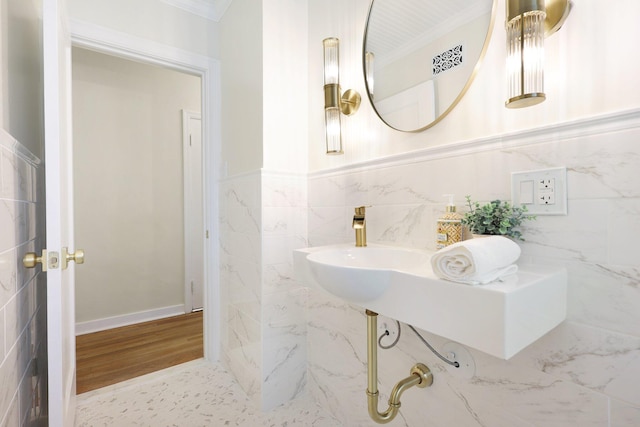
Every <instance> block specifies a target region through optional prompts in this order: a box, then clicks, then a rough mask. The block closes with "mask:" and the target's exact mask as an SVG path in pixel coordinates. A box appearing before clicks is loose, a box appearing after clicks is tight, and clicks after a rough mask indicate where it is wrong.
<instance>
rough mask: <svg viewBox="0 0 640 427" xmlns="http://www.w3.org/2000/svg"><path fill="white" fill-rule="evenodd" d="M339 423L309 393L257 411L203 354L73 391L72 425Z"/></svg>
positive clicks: (159, 426) (316, 426) (328, 426)
mask: <svg viewBox="0 0 640 427" xmlns="http://www.w3.org/2000/svg"><path fill="white" fill-rule="evenodd" d="M339 425H340V423H339V422H338V421H336V420H335V419H334V418H333V417H332V416H331V415H330V414H329V413H328V412H326V411H325V410H324V409H322V408H320V407H319V406H318V405H317V404H316V403H315V402H314V401H313V400H312V398H311V397H302V398H299V399H296V400H294V401H291V402H289V403H287V404H285V405H283V406H280V407H278V408H275V409H273V410H271V411H269V412H261V411H260V410H259V409H258V408H255V407H254V406H253V405H252V403H251V402H250V401H249V399H248V397H247V396H246V394H245V393H244V392H243V391H242V389H241V388H240V386H239V385H238V383H237V382H236V381H235V380H234V379H233V377H232V375H231V374H230V373H229V372H227V371H226V370H225V369H224V368H223V367H221V366H220V365H218V364H211V363H209V362H207V361H205V360H204V359H199V360H195V361H193V362H188V363H185V364H182V365H178V366H174V367H171V368H168V369H164V370H162V371H159V372H155V373H152V374H149V375H145V376H142V377H138V378H134V379H132V380H128V381H124V382H122V383H118V384H114V385H112V386H108V387H104V388H101V389H98V390H94V391H90V392H88V393H83V394H80V395H78V396H77V409H76V427H98V426H117V427H130V426H148V427H152V426H153V427H162V426H177V427H183V426H184V427H187V426H188V427H196V426H252V427H253V426H313V427H334V426H339Z"/></svg>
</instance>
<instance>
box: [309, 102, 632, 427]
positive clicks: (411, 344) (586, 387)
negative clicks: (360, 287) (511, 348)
mask: <svg viewBox="0 0 640 427" xmlns="http://www.w3.org/2000/svg"><path fill="white" fill-rule="evenodd" d="M639 138H640V112H638V111H634V112H630V113H621V114H620V115H617V116H616V115H614V116H611V117H607V118H603V119H594V120H593V121H586V122H580V123H568V124H566V125H561V126H559V127H558V126H555V127H554V128H553V129H552V128H549V129H537V130H535V132H533V131H531V132H526V131H523V132H521V133H519V134H516V135H508V136H501V137H496V138H495V139H494V140H493V141H491V140H484V141H479V142H478V145H477V146H476V147H475V149H474V150H471V151H469V150H468V146H467V147H466V148H465V150H459V151H456V150H455V147H454V148H452V150H451V152H450V153H447V154H446V155H443V154H442V153H443V152H442V151H441V150H440V151H438V155H432V154H430V152H429V151H428V150H426V151H424V152H423V153H422V155H421V154H420V153H412V155H411V156H405V157H403V158H399V159H390V160H389V162H388V163H385V162H377V164H376V166H375V167H366V166H362V165H360V166H359V167H358V168H356V167H354V168H352V169H344V170H340V171H334V172H319V173H316V174H312V176H311V177H310V179H309V187H308V198H309V217H308V240H309V245H310V246H317V245H322V244H328V243H337V242H350V241H352V240H353V239H354V236H353V230H352V229H351V218H352V215H353V207H355V206H358V205H371V208H369V209H368V210H367V229H368V240H369V241H370V242H377V243H386V244H392V245H403V246H409V247H415V248H427V249H435V243H434V242H435V222H436V218H437V217H438V216H439V215H440V214H441V212H442V211H443V207H444V203H445V199H444V198H443V197H442V194H446V193H454V194H456V195H457V196H458V197H457V199H458V209H459V210H462V211H464V206H463V200H464V196H465V195H467V194H470V195H472V196H473V198H474V199H476V200H479V201H489V200H492V199H495V198H502V199H510V173H511V172H514V171H526V170H535V169H544V168H550V167H559V166H566V167H567V170H568V197H569V201H568V208H569V214H568V215H567V216H539V217H538V219H537V220H536V221H534V222H532V223H530V224H529V225H528V226H527V227H526V228H525V229H524V236H525V238H526V239H527V240H526V242H523V243H522V245H521V246H522V250H523V255H522V256H523V258H525V259H527V260H530V261H533V262H536V263H557V264H562V265H564V266H566V268H567V270H568V272H569V291H568V293H569V295H568V316H567V319H566V321H565V322H563V323H562V324H561V325H560V326H558V327H557V328H556V329H554V330H553V331H551V332H550V333H548V334H547V335H545V336H544V337H542V338H541V339H540V340H538V341H537V342H535V343H534V344H532V345H530V346H529V347H527V348H526V349H524V350H523V351H522V352H520V353H518V354H517V355H516V356H514V357H513V358H511V359H510V360H508V361H504V360H500V359H497V358H495V357H492V356H489V355H487V354H484V353H482V352H479V351H476V350H474V349H469V351H470V352H471V354H472V356H473V359H474V361H475V365H476V369H475V376H473V377H472V378H465V377H462V376H461V374H460V372H459V371H458V372H457V371H455V370H453V371H451V370H450V369H448V367H447V365H445V364H444V363H443V362H441V361H439V360H438V359H437V358H436V357H435V356H434V355H433V354H432V353H431V352H430V351H429V350H428V349H427V348H426V347H425V346H424V345H423V344H422V343H421V342H420V341H419V339H418V338H417V337H416V336H415V335H414V334H413V333H412V332H411V331H410V330H409V329H408V328H406V327H405V328H403V329H402V335H401V339H400V342H399V344H398V345H397V346H396V347H394V348H392V349H389V350H380V352H379V370H380V391H381V393H382V394H383V396H381V398H380V409H381V410H384V409H386V401H387V400H386V399H387V398H388V393H389V392H390V391H391V389H392V387H393V385H394V384H395V382H396V381H398V380H399V379H401V378H404V377H405V376H407V375H408V372H409V369H410V367H411V366H413V364H415V363H416V362H419V361H420V362H423V363H426V364H427V365H428V366H429V367H430V368H431V369H432V371H433V372H434V375H435V379H434V385H433V386H432V387H430V388H426V389H413V390H409V391H408V392H407V393H406V394H404V395H403V398H402V409H401V414H400V416H399V417H398V419H397V420H395V421H394V422H393V423H392V425H406V426H420V425H424V423H425V421H424V420H427V419H428V420H429V423H430V424H432V425H461V426H476V425H477V426H486V425H490V426H494V427H495V426H497V427H499V426H505V427H506V426H509V427H513V426H533V425H545V426H568V425H580V426H612V427H613V426H615V427H621V426H636V425H639V424H640V394H639V393H638V392H637V391H638V389H637V384H638V383H639V382H640V257H638V256H637V253H638V249H637V247H636V245H637V242H638V241H640V220H639V219H640V151H639V150H638V148H637V141H638V139H639ZM308 307H309V313H308V319H309V320H308V325H307V336H308V348H307V354H308V364H309V372H308V375H309V379H308V381H309V390H310V391H311V393H312V394H313V395H314V396H315V398H316V399H317V400H318V401H319V402H320V403H321V404H322V405H323V406H324V407H326V408H329V409H330V410H331V411H332V412H333V413H334V414H335V415H336V416H337V417H338V418H339V419H340V420H341V421H342V422H343V423H344V424H345V425H350V426H359V425H371V421H370V420H369V417H368V415H367V405H366V396H365V391H364V390H365V388H366V381H367V375H366V335H365V332H366V318H365V315H364V313H363V309H361V308H359V307H355V306H351V305H348V304H344V303H342V302H341V301H339V300H337V299H335V298H333V297H331V296H328V295H327V294H325V293H320V292H316V291H312V292H311V293H310V295H309V303H308ZM460 315H464V313H461V314H460ZM381 320H384V319H381ZM387 321H388V322H390V323H392V324H393V321H392V320H389V319H387ZM422 333H423V335H424V336H425V338H427V339H428V340H429V341H430V342H431V344H432V345H434V347H436V348H441V347H442V346H443V345H444V344H445V343H446V342H447V341H448V340H447V339H446V338H443V337H439V336H435V335H433V334H429V333H428V332H425V331H422ZM487 333H490V331H487Z"/></svg>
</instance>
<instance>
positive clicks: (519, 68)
mask: <svg viewBox="0 0 640 427" xmlns="http://www.w3.org/2000/svg"><path fill="white" fill-rule="evenodd" d="M571 6H572V3H571V1H570V0H546V1H545V0H507V2H506V7H507V11H506V16H507V20H506V24H505V29H506V32H507V92H508V98H507V101H506V102H505V106H506V107H507V108H522V107H529V106H531V105H536V104H539V103H541V102H542V101H544V100H545V99H546V95H545V93H544V38H545V37H546V36H548V35H550V34H552V33H554V32H555V31H557V30H558V29H560V27H561V26H562V24H563V23H564V20H565V19H566V18H567V16H568V15H569V11H570V10H571Z"/></svg>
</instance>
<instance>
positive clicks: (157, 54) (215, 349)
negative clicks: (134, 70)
mask: <svg viewBox="0 0 640 427" xmlns="http://www.w3.org/2000/svg"><path fill="white" fill-rule="evenodd" d="M71 43H72V45H73V46H77V47H83V48H86V49H91V50H94V51H96V52H101V53H106V54H110V55H113V56H118V57H121V58H126V59H130V60H134V61H139V62H143V63H147V64H155V65H160V66H162V67H166V68H170V69H173V70H178V71H182V72H186V73H189V74H193V75H196V76H200V77H201V79H202V111H201V114H202V141H203V151H204V153H203V155H204V187H205V188H204V190H205V197H206V199H205V200H204V204H205V213H204V217H205V229H206V230H207V231H208V232H209V236H210V238H209V239H207V240H206V241H205V260H206V265H205V286H204V356H205V358H206V359H207V360H209V361H217V360H219V359H220V337H221V326H220V325H221V320H222V317H221V305H220V279H219V270H220V248H219V247H218V245H217V244H216V243H217V242H218V235H219V228H220V226H219V223H218V218H219V213H218V211H219V201H218V194H219V184H218V178H219V177H218V171H219V170H220V167H219V165H220V156H221V154H220V151H221V146H222V144H221V132H220V129H221V108H222V106H221V101H220V99H221V97H222V95H221V93H222V92H221V82H220V61H218V60H216V59H214V58H210V57H207V56H203V55H199V54H196V53H194V52H189V51H185V50H182V49H178V48H175V47H172V46H168V45H163V44H161V43H157V42H153V41H150V40H146V39H143V38H140V37H136V36H132V35H130V34H125V33H122V32H119V31H115V30H112V29H109V28H105V27H101V26H97V25H93V24H90V23H87V22H83V21H78V20H71Z"/></svg>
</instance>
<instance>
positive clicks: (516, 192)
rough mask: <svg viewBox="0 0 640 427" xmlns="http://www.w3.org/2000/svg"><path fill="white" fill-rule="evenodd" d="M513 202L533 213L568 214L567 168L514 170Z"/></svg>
mask: <svg viewBox="0 0 640 427" xmlns="http://www.w3.org/2000/svg"><path fill="white" fill-rule="evenodd" d="M531 191H532V192H533V194H531V193H530V192H531ZM532 196H533V197H532ZM511 202H512V203H513V204H514V205H515V206H520V205H522V206H526V207H527V211H528V212H529V213H530V214H533V215H566V214H567V168H565V167H561V168H551V169H540V170H533V171H524V172H512V173H511Z"/></svg>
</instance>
